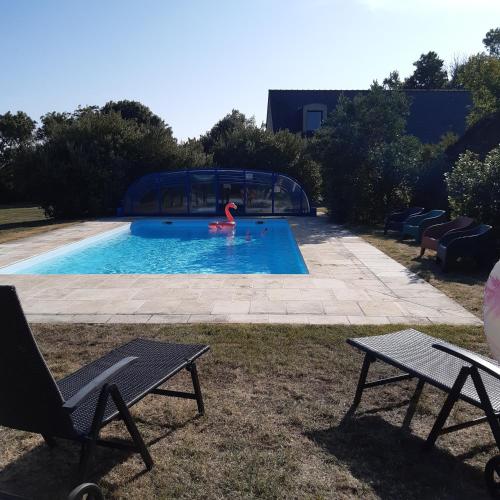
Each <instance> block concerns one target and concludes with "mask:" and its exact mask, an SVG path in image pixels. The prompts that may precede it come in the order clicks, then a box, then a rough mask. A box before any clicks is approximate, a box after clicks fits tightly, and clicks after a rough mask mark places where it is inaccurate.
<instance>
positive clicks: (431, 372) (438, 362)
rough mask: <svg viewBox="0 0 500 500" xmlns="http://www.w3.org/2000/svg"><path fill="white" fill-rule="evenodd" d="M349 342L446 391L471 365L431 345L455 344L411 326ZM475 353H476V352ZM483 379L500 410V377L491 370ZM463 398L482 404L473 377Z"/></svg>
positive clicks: (465, 389) (494, 406)
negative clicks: (494, 375)
mask: <svg viewBox="0 0 500 500" xmlns="http://www.w3.org/2000/svg"><path fill="white" fill-rule="evenodd" d="M348 342H349V343H350V344H351V345H353V346H355V347H358V348H359V349H361V350H363V351H365V352H369V353H372V354H373V355H376V357H377V359H380V360H383V361H385V362H386V363H389V364H391V365H393V366H396V367H397V368H399V369H401V370H403V371H405V372H408V373H412V374H413V375H414V376H415V377H416V378H425V379H426V382H428V383H430V384H431V385H434V386H436V387H439V388H440V389H442V390H444V391H446V392H449V391H450V390H451V388H452V387H453V384H454V383H455V381H456V380H457V377H458V374H459V373H460V370H461V369H462V368H463V366H464V365H467V366H470V365H468V364H467V363H464V361H463V360H462V359H459V358H456V357H454V356H450V355H449V354H448V353H446V352H443V351H440V350H437V349H434V348H433V347H432V346H433V344H436V342H439V344H441V345H444V346H449V347H452V348H455V346H454V345H453V344H449V343H448V342H444V341H442V340H438V339H435V338H434V337H431V336H429V335H426V334H425V333H422V332H419V331H417V330H411V329H410V330H403V331H401V332H395V333H389V334H387V335H377V336H375V337H362V338H357V339H349V340H348ZM464 351H465V349H464ZM471 354H474V353H471ZM475 355H476V356H477V354H475ZM483 359H484V360H486V361H489V362H490V363H493V364H495V365H496V366H499V365H498V363H497V362H496V361H493V360H491V359H488V358H486V357H483ZM482 378H483V382H484V385H485V386H486V390H487V391H488V395H489V397H490V401H491V404H492V406H493V408H494V410H495V411H499V410H500V379H498V378H497V377H493V376H492V375H490V374H489V373H482ZM460 398H461V399H464V400H466V401H467V402H469V403H471V404H474V405H477V406H480V405H481V401H480V399H479V396H478V394H477V391H476V388H475V387H474V383H473V381H472V380H471V379H470V378H468V379H467V381H466V382H465V384H464V386H463V388H462V390H461V392H460Z"/></svg>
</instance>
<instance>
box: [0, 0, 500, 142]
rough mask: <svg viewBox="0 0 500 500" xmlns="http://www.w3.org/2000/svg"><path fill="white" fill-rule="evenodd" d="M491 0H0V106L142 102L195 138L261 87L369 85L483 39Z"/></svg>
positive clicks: (256, 103)
mask: <svg viewBox="0 0 500 500" xmlns="http://www.w3.org/2000/svg"><path fill="white" fill-rule="evenodd" d="M499 20H500V0H135V1H132V0H44V1H40V0H0V46H1V47H2V55H1V57H0V114H1V113H5V112H7V111H12V112H16V111H18V110H22V111H25V112H26V113H28V114H29V115H30V116H31V117H32V118H33V119H35V120H39V118H40V116H41V115H43V114H45V113H47V112H50V111H73V110H74V109H76V108H77V107H78V106H79V105H82V106H84V105H99V106H102V105H103V104H105V103H106V102H107V101H109V100H115V101H116V100H120V99H130V100H138V101H140V102H142V103H143V104H145V105H147V106H149V107H150V108H151V110H152V111H153V112H154V113H156V114H158V115H159V116H161V117H162V118H163V119H164V120H165V121H166V122H167V123H168V124H169V125H170V126H171V127H172V129H173V133H174V135H175V137H177V138H178V139H179V140H185V139H187V138H188V137H198V136H199V135H200V134H202V133H204V132H205V131H207V130H208V129H210V128H211V127H212V125H214V123H216V122H217V121H218V120H219V119H221V118H222V117H223V116H224V115H226V114H227V113H229V112H230V111H231V110H232V109H239V110H240V111H242V112H243V113H245V114H247V115H248V116H254V117H255V120H256V122H257V124H260V123H262V122H263V121H265V119H266V108H267V91H268V89H365V88H368V87H369V85H370V84H371V83H372V81H373V80H374V79H377V80H379V81H380V82H381V81H382V80H383V79H384V77H386V76H387V75H388V74H389V72H390V71H392V70H394V69H397V70H399V72H400V74H401V75H402V76H407V75H409V74H410V73H411V72H412V70H413V66H412V63H413V62H414V61H416V60H417V59H418V58H419V56H420V55H421V54H422V53H425V52H428V51H429V50H434V51H436V52H437V53H438V54H439V56H440V57H441V58H442V59H444V60H445V61H447V62H450V61H451V60H452V59H453V58H454V57H457V56H458V57H461V56H466V55H469V54H474V53H477V52H480V51H481V50H483V46H482V39H483V38H484V35H485V33H486V32H487V31H488V30H489V29H490V28H494V27H498V26H499V25H500V21H499Z"/></svg>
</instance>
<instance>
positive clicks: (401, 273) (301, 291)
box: [0, 217, 482, 325]
mask: <svg viewBox="0 0 500 500" xmlns="http://www.w3.org/2000/svg"><path fill="white" fill-rule="evenodd" d="M288 221H289V223H290V226H291V227H292V230H293V232H294V234H295V237H296V240H297V243H298V244H299V248H300V250H301V252H302V255H303V257H304V260H305V262H306V264H307V267H308V269H309V273H310V274H308V275H255V274H254V275H243V274H230V275H222V274H215V275H214V274H212V275H188V274H178V275H102V274H101V275H0V284H12V285H15V286H16V288H17V290H18V293H19V295H20V298H21V302H22V305H23V308H24V310H25V312H26V314H27V316H28V320H29V321H30V322H35V323H40V322H50V323H52V322H73V323H77V322H78V323H80V322H82V323H188V322H189V323H195V322H203V323H219V322H221V323H300V324H346V325H347V324H390V323H405V324H429V323H447V324H470V325H476V324H482V322H481V320H479V319H478V318H477V317H476V316H474V315H472V314H471V313H470V312H468V311H467V310H465V309H464V308H463V307H462V306H460V305H459V304H457V303H456V302H454V301H453V300H452V299H450V298H449V297H447V296H446V295H444V294H443V293H442V292H440V291H439V290H437V289H436V288H434V287H433V286H432V285H430V284H429V283H427V282H426V281H424V280H422V279H420V278H418V277H417V276H416V275H415V274H413V273H411V272H410V271H409V270H408V269H406V268H405V267H404V266H402V265H401V264H399V263H397V262H396V261H394V260H393V259H391V258H390V257H388V256H387V255H385V254H384V253H383V252H381V251H380V250H378V249H377V248H375V247H374V246H372V245H370V244H369V243H367V242H366V241H364V240H363V239H362V238H359V237H357V236H354V235H352V234H351V233H349V232H347V231H345V230H343V229H342V228H340V227H338V226H335V225H332V224H329V223H328V222H327V220H326V218H325V217H317V218H299V217H290V218H288ZM126 223H127V222H124V221H123V220H120V221H117V220H102V221H91V222H84V223H81V224H76V225H74V226H70V227H66V228H61V229H58V230H53V231H50V232H47V233H45V234H42V235H38V236H33V237H28V238H24V239H22V240H16V241H14V242H9V243H4V244H0V267H2V266H6V265H8V264H12V263H14V262H16V261H19V260H22V259H26V258H28V257H31V256H34V255H38V254H40V253H42V252H46V251H48V250H52V249H54V248H57V247H59V246H61V245H64V244H67V243H72V242H74V241H78V240H81V239H83V238H86V237H89V236H93V235H95V234H99V233H101V232H103V231H108V230H110V229H113V228H115V227H118V226H120V225H123V224H126Z"/></svg>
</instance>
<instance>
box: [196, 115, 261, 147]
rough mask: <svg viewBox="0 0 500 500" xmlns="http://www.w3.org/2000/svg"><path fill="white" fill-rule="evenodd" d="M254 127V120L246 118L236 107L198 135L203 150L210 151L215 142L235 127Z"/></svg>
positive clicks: (225, 136)
mask: <svg viewBox="0 0 500 500" xmlns="http://www.w3.org/2000/svg"><path fill="white" fill-rule="evenodd" d="M244 128H255V120H254V119H253V118H247V117H246V116H245V115H244V114H243V113H241V112H240V111H238V110H237V109H233V110H232V111H231V113H228V114H227V115H226V116H225V117H224V118H222V119H221V120H219V121H218V122H217V123H216V124H215V125H214V126H213V127H212V128H211V129H210V130H209V131H208V132H207V133H206V134H204V135H202V136H201V137H200V140H201V143H202V144H203V147H204V148H205V152H207V153H211V152H212V150H213V148H214V146H215V144H217V143H218V142H221V141H223V140H225V139H226V138H227V137H228V135H229V134H231V133H232V132H233V131H234V130H236V129H244Z"/></svg>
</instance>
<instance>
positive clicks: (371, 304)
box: [359, 300, 405, 316]
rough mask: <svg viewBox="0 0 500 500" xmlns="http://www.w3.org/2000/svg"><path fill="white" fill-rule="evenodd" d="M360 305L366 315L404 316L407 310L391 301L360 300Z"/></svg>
mask: <svg viewBox="0 0 500 500" xmlns="http://www.w3.org/2000/svg"><path fill="white" fill-rule="evenodd" d="M359 306H360V307H361V309H362V310H363V312H364V313H365V315H366V316H403V315H404V313H405V311H404V310H403V309H402V308H401V307H399V306H398V304H397V303H395V302H389V301H383V300H379V301H375V300H370V301H364V300H363V301H360V302H359Z"/></svg>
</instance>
